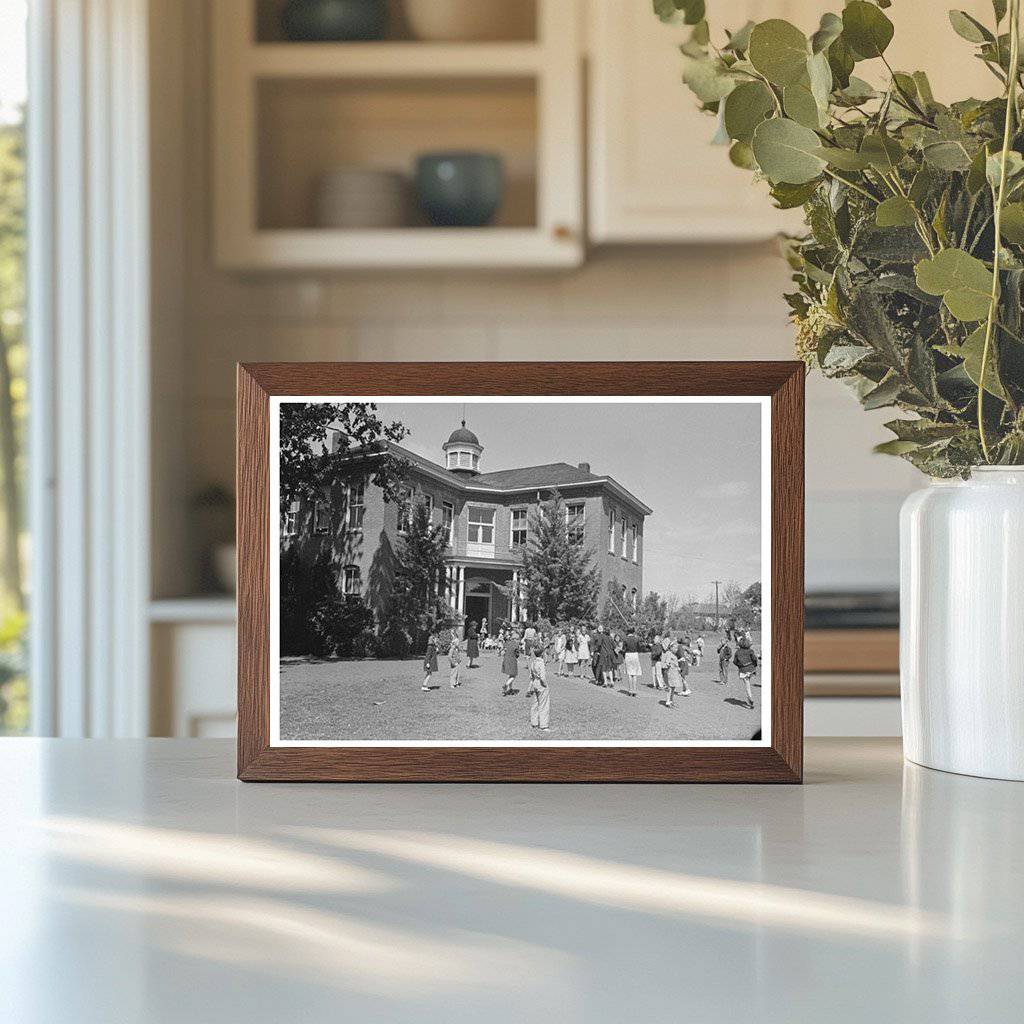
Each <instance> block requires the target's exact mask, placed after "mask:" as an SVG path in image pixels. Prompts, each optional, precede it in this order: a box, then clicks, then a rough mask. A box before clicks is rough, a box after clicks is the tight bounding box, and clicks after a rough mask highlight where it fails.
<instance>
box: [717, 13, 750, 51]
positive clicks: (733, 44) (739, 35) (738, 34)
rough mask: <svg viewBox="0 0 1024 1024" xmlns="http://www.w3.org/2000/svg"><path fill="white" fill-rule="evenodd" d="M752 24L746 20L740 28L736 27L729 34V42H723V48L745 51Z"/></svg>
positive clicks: (747, 47) (748, 45)
mask: <svg viewBox="0 0 1024 1024" xmlns="http://www.w3.org/2000/svg"><path fill="white" fill-rule="evenodd" d="M754 24H755V23H754V22H753V21H748V22H747V23H746V24H745V25H744V26H743V27H742V28H738V29H736V31H735V32H733V33H732V35H730V36H729V42H727V43H726V44H725V46H724V47H723V49H725V50H732V51H733V53H746V52H747V50H748V49H749V48H750V33H751V32H752V31H753V29H754Z"/></svg>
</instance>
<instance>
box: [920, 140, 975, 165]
mask: <svg viewBox="0 0 1024 1024" xmlns="http://www.w3.org/2000/svg"><path fill="white" fill-rule="evenodd" d="M922 153H923V155H924V158H925V160H927V161H928V163H930V164H931V165H932V167H937V168H938V169H939V170H940V171H966V170H967V169H968V168H969V167H970V166H971V158H970V157H969V156H968V155H967V151H966V150H965V149H964V147H963V146H962V145H961V144H960V143H959V142H932V143H929V144H927V145H926V146H925V147H924V148H923V150H922Z"/></svg>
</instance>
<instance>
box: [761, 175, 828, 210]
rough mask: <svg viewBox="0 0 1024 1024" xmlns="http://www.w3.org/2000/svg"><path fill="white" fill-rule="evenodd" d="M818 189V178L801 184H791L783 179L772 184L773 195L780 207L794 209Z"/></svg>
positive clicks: (781, 208) (777, 205)
mask: <svg viewBox="0 0 1024 1024" xmlns="http://www.w3.org/2000/svg"><path fill="white" fill-rule="evenodd" d="M817 190H818V182H817V180H815V181H810V182H804V183H803V184H801V185H791V184H789V183H788V182H785V181H782V182H779V183H778V184H777V185H773V186H772V190H771V195H772V199H773V200H774V201H775V205H776V207H778V209H780V210H794V209H796V207H798V206H803V205H804V203H806V202H807V200H808V199H810V198H811V196H813V195H814V193H815V192H817Z"/></svg>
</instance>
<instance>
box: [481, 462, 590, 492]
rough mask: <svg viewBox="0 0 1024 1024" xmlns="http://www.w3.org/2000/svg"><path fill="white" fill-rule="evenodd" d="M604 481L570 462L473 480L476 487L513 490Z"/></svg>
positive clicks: (499, 472) (484, 475)
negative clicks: (571, 464)
mask: <svg viewBox="0 0 1024 1024" xmlns="http://www.w3.org/2000/svg"><path fill="white" fill-rule="evenodd" d="M600 479H602V478H601V477H599V476H595V475H594V474H593V473H588V472H587V471H586V470H583V469H579V468H578V467H576V466H570V465H569V463H568V462H549V463H548V464H547V465H545V466H524V467H522V468H521V469H502V470H499V471H498V472H497V473H481V474H480V475H479V476H477V477H474V478H473V486H474V487H498V488H501V489H502V490H505V491H507V490H513V489H515V488H518V487H559V486H561V485H562V484H584V483H589V482H590V481H592V480H600Z"/></svg>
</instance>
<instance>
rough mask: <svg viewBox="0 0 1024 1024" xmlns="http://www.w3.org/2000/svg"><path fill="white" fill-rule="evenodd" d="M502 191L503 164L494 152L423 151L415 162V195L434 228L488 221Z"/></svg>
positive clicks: (492, 214) (469, 225)
mask: <svg viewBox="0 0 1024 1024" xmlns="http://www.w3.org/2000/svg"><path fill="white" fill-rule="evenodd" d="M504 191H505V169H504V164H503V163H502V159H501V157H500V156H497V155H496V154H494V153H470V152H465V153H463V152H450V153H424V154H423V155H422V156H421V157H420V158H419V159H418V160H417V161H416V196H417V199H418V200H419V204H420V207H421V208H422V209H423V212H424V213H425V214H426V215H427V218H428V220H429V221H430V223H431V224H433V225H434V226H435V227H462V228H470V227H483V226H484V225H485V224H489V223H490V222H491V221H492V220H493V218H494V215H495V214H496V213H497V212H498V207H499V206H500V205H501V200H502V196H503V194H504Z"/></svg>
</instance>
